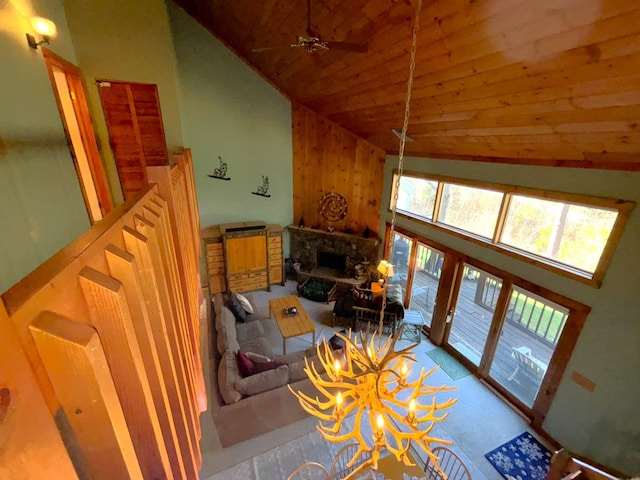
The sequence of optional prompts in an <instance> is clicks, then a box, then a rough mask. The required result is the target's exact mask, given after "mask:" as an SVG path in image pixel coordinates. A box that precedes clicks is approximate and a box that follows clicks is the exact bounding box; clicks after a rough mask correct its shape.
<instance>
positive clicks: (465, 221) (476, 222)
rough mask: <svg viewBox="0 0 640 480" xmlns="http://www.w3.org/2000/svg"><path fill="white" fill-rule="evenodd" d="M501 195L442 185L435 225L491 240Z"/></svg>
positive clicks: (449, 184) (476, 189)
mask: <svg viewBox="0 0 640 480" xmlns="http://www.w3.org/2000/svg"><path fill="white" fill-rule="evenodd" d="M502 196H503V194H502V193H501V192H492V191H491V190H485V189H482V188H473V187H466V186H464V185H455V184H453V183H445V184H444V187H443V189H442V201H441V203H440V212H439V214H438V217H437V218H438V221H439V222H442V223H445V224H447V225H451V226H452V227H457V228H459V229H461V230H465V231H467V232H470V233H475V234H476V235H480V236H481V237H485V238H489V239H490V238H492V237H493V232H494V231H495V228H496V222H497V221H498V214H499V213H500V204H501V203H502Z"/></svg>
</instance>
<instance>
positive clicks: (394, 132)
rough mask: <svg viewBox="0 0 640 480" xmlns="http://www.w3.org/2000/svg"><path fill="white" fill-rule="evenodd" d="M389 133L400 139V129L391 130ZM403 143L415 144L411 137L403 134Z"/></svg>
mask: <svg viewBox="0 0 640 480" xmlns="http://www.w3.org/2000/svg"><path fill="white" fill-rule="evenodd" d="M391 132H392V133H393V134H394V135H395V136H396V137H398V138H400V139H401V138H402V129H400V128H392V129H391ZM405 141H407V142H409V143H411V142H415V140H414V139H413V137H412V136H411V135H409V134H408V133H407V134H405Z"/></svg>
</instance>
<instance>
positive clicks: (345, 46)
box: [325, 42, 369, 53]
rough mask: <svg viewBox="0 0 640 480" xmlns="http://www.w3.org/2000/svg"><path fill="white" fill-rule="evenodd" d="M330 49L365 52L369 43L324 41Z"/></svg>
mask: <svg viewBox="0 0 640 480" xmlns="http://www.w3.org/2000/svg"><path fill="white" fill-rule="evenodd" d="M325 43H326V44H327V47H329V49H330V50H333V49H335V50H344V51H347V52H359V53H365V52H366V51H368V50H369V45H366V44H363V43H351V42H325Z"/></svg>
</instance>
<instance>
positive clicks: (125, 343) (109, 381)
mask: <svg viewBox="0 0 640 480" xmlns="http://www.w3.org/2000/svg"><path fill="white" fill-rule="evenodd" d="M177 160H178V162H177V165H174V166H167V167H150V168H154V169H157V170H156V171H155V173H154V175H155V174H157V176H158V179H157V182H158V185H155V184H154V185H151V186H150V187H149V188H148V189H147V190H146V191H144V192H140V193H139V194H137V195H136V196H135V197H134V198H132V199H131V200H130V201H128V202H126V203H125V204H123V205H121V206H120V207H118V208H117V209H115V210H114V211H113V212H112V213H111V214H109V215H108V216H107V217H105V219H103V220H102V221H101V222H99V223H97V224H96V225H94V227H93V228H92V229H91V230H89V231H87V232H86V233H85V234H83V235H82V236H80V237H79V238H78V239H76V240H75V241H74V242H72V243H71V244H69V245H68V246H67V247H65V248H64V249H63V250H61V251H60V252H58V253H57V254H56V255H54V256H53V257H51V258H50V259H49V260H47V261H46V262H45V263H44V264H42V265H41V266H40V267H38V268H37V269H36V270H35V271H34V272H32V273H31V274H30V275H28V276H27V277H25V278H24V279H23V280H21V281H20V282H19V283H18V284H16V285H15V286H13V287H12V288H11V289H9V290H8V291H7V292H6V293H5V294H3V295H2V304H0V347H1V349H0V478H42V477H44V476H45V475H48V476H49V478H65V479H67V478H69V479H73V478H92V479H102V478H104V479H108V480H112V479H114V478H118V479H120V478H123V479H124V478H132V479H134V478H136V479H137V478H154V479H194V480H195V479H197V478H198V472H199V470H200V467H201V463H202V455H201V451H200V446H199V440H200V436H201V432H200V423H199V415H200V412H202V411H203V410H204V409H206V393H205V389H204V381H203V374H202V362H201V359H200V347H199V345H200V342H199V315H198V314H199V306H200V304H201V294H200V291H199V284H200V283H199V278H198V262H199V258H200V242H199V238H198V236H197V232H198V231H199V221H198V217H197V205H194V204H193V202H194V201H195V198H196V197H195V192H194V190H193V189H194V184H193V173H192V172H193V168H192V166H191V158H190V154H189V151H188V150H187V151H185V152H184V153H183V155H182V156H180V158H178V159H177ZM163 179H169V180H170V181H169V183H168V185H169V187H168V189H167V185H163V183H162V182H163ZM154 181H156V180H154ZM56 425H57V426H58V428H56ZM5 443H6V444H5ZM74 470H75V472H74Z"/></svg>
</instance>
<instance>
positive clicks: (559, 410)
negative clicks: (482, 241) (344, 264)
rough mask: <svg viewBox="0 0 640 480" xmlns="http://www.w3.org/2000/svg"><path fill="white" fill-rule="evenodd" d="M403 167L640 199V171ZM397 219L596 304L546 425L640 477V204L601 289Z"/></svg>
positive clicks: (408, 162)
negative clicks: (577, 377) (588, 384)
mask: <svg viewBox="0 0 640 480" xmlns="http://www.w3.org/2000/svg"><path fill="white" fill-rule="evenodd" d="M397 161H398V160H397V157H387V165H386V173H385V184H384V194H383V201H382V211H381V215H382V222H381V225H380V227H381V229H383V227H384V222H385V221H387V220H389V213H388V211H387V209H388V208H389V194H390V186H391V178H392V170H393V168H396V167H397ZM405 168H406V169H407V170H412V171H419V172H425V173H433V174H440V175H447V176H450V177H458V178H466V179H473V180H480V181H486V182H493V183H503V184H508V185H521V186H526V187H532V188H540V189H547V190H555V191H561V192H570V193H578V194H586V195H596V196H602V197H610V198H621V199H625V200H632V201H635V202H636V203H640V173H637V172H636V173H629V172H613V171H600V170H588V169H569V168H548V167H532V166H516V165H500V164H491V163H483V162H465V161H446V160H432V159H419V158H405ZM398 225H400V226H402V227H404V228H407V229H409V230H412V231H415V232H417V233H420V234H421V235H423V236H424V237H426V238H428V239H432V240H434V241H436V242H439V243H442V244H444V245H447V246H449V247H451V248H453V249H455V250H458V251H460V252H462V253H465V254H468V255H470V256H471V257H473V258H476V259H479V260H482V261H483V262H486V263H488V264H491V265H494V266H496V267H498V268H500V269H502V270H504V271H506V272H509V273H512V274H515V275H517V276H519V277H522V278H524V279H526V280H529V281H531V282H533V283H536V284H538V285H541V286H543V287H545V288H548V289H550V290H553V291H555V292H558V293H560V294H562V295H565V296H566V297H569V298H572V299H574V300H577V301H579V302H582V303H584V304H586V305H589V306H590V307H592V311H591V313H590V314H589V316H588V317H587V321H586V323H585V326H584V329H583V330H582V332H581V334H580V337H579V339H578V342H577V344H576V348H575V350H574V352H573V355H572V357H571V359H570V361H569V365H568V368H567V369H566V371H565V374H564V377H563V379H562V381H561V383H560V385H559V388H558V392H557V394H556V397H555V400H554V401H553V403H552V405H551V409H550V411H549V414H548V415H547V418H546V420H545V422H544V424H543V428H544V429H545V430H546V431H547V432H548V433H549V434H550V435H551V436H552V437H553V438H555V439H556V440H558V441H559V442H560V443H561V444H562V445H563V446H564V447H566V448H568V449H569V450H571V451H574V452H576V453H578V454H581V455H584V456H586V457H588V458H592V459H594V460H596V461H597V462H599V463H601V464H603V465H607V466H610V467H612V468H615V469H618V470H620V471H622V472H623V473H626V474H628V475H634V476H638V475H640V413H639V412H638V405H639V404H640V382H639V381H638V378H639V376H638V375H639V374H638V372H640V295H639V292H640V290H639V285H640V248H639V246H640V241H639V240H640V208H639V207H638V206H636V208H635V210H634V211H633V212H632V213H631V217H630V219H629V222H628V224H627V226H626V228H625V231H624V233H623V235H622V238H621V239H620V241H619V243H618V246H617V248H616V251H615V253H614V255H613V259H612V261H611V265H610V266H609V269H608V271H607V274H606V276H605V278H604V282H603V284H602V287H600V288H599V289H598V288H593V287H590V286H588V285H585V284H583V283H581V282H577V281H574V280H570V279H568V278H566V277H563V276H561V275H557V274H554V273H551V272H549V271H547V270H544V269H542V268H539V267H535V266H534V265H531V264H529V263H527V262H524V261H521V260H517V259H515V258H512V257H510V256H508V255H505V254H501V253H499V252H496V251H493V250H491V249H488V248H484V247H482V246H480V245H477V244H475V243H472V242H469V241H466V240H464V239H461V238H458V237H455V236H453V235H450V234H447V233H446V232H442V231H438V230H436V229H434V228H430V227H428V226H422V225H418V224H417V223H416V222H413V221H411V220H408V219H405V218H399V219H398ZM381 231H384V230H381ZM573 371H576V372H579V373H580V374H581V375H583V376H585V377H587V378H588V379H590V380H591V381H593V382H594V383H595V384H596V388H595V390H594V391H593V392H588V391H587V390H585V389H584V388H582V387H580V386H578V385H577V384H576V383H574V382H573V381H572V380H571V378H570V377H571V373H572V372H573ZM478 420H479V421H482V419H478ZM486 427H487V428H491V425H487V426H486Z"/></svg>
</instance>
